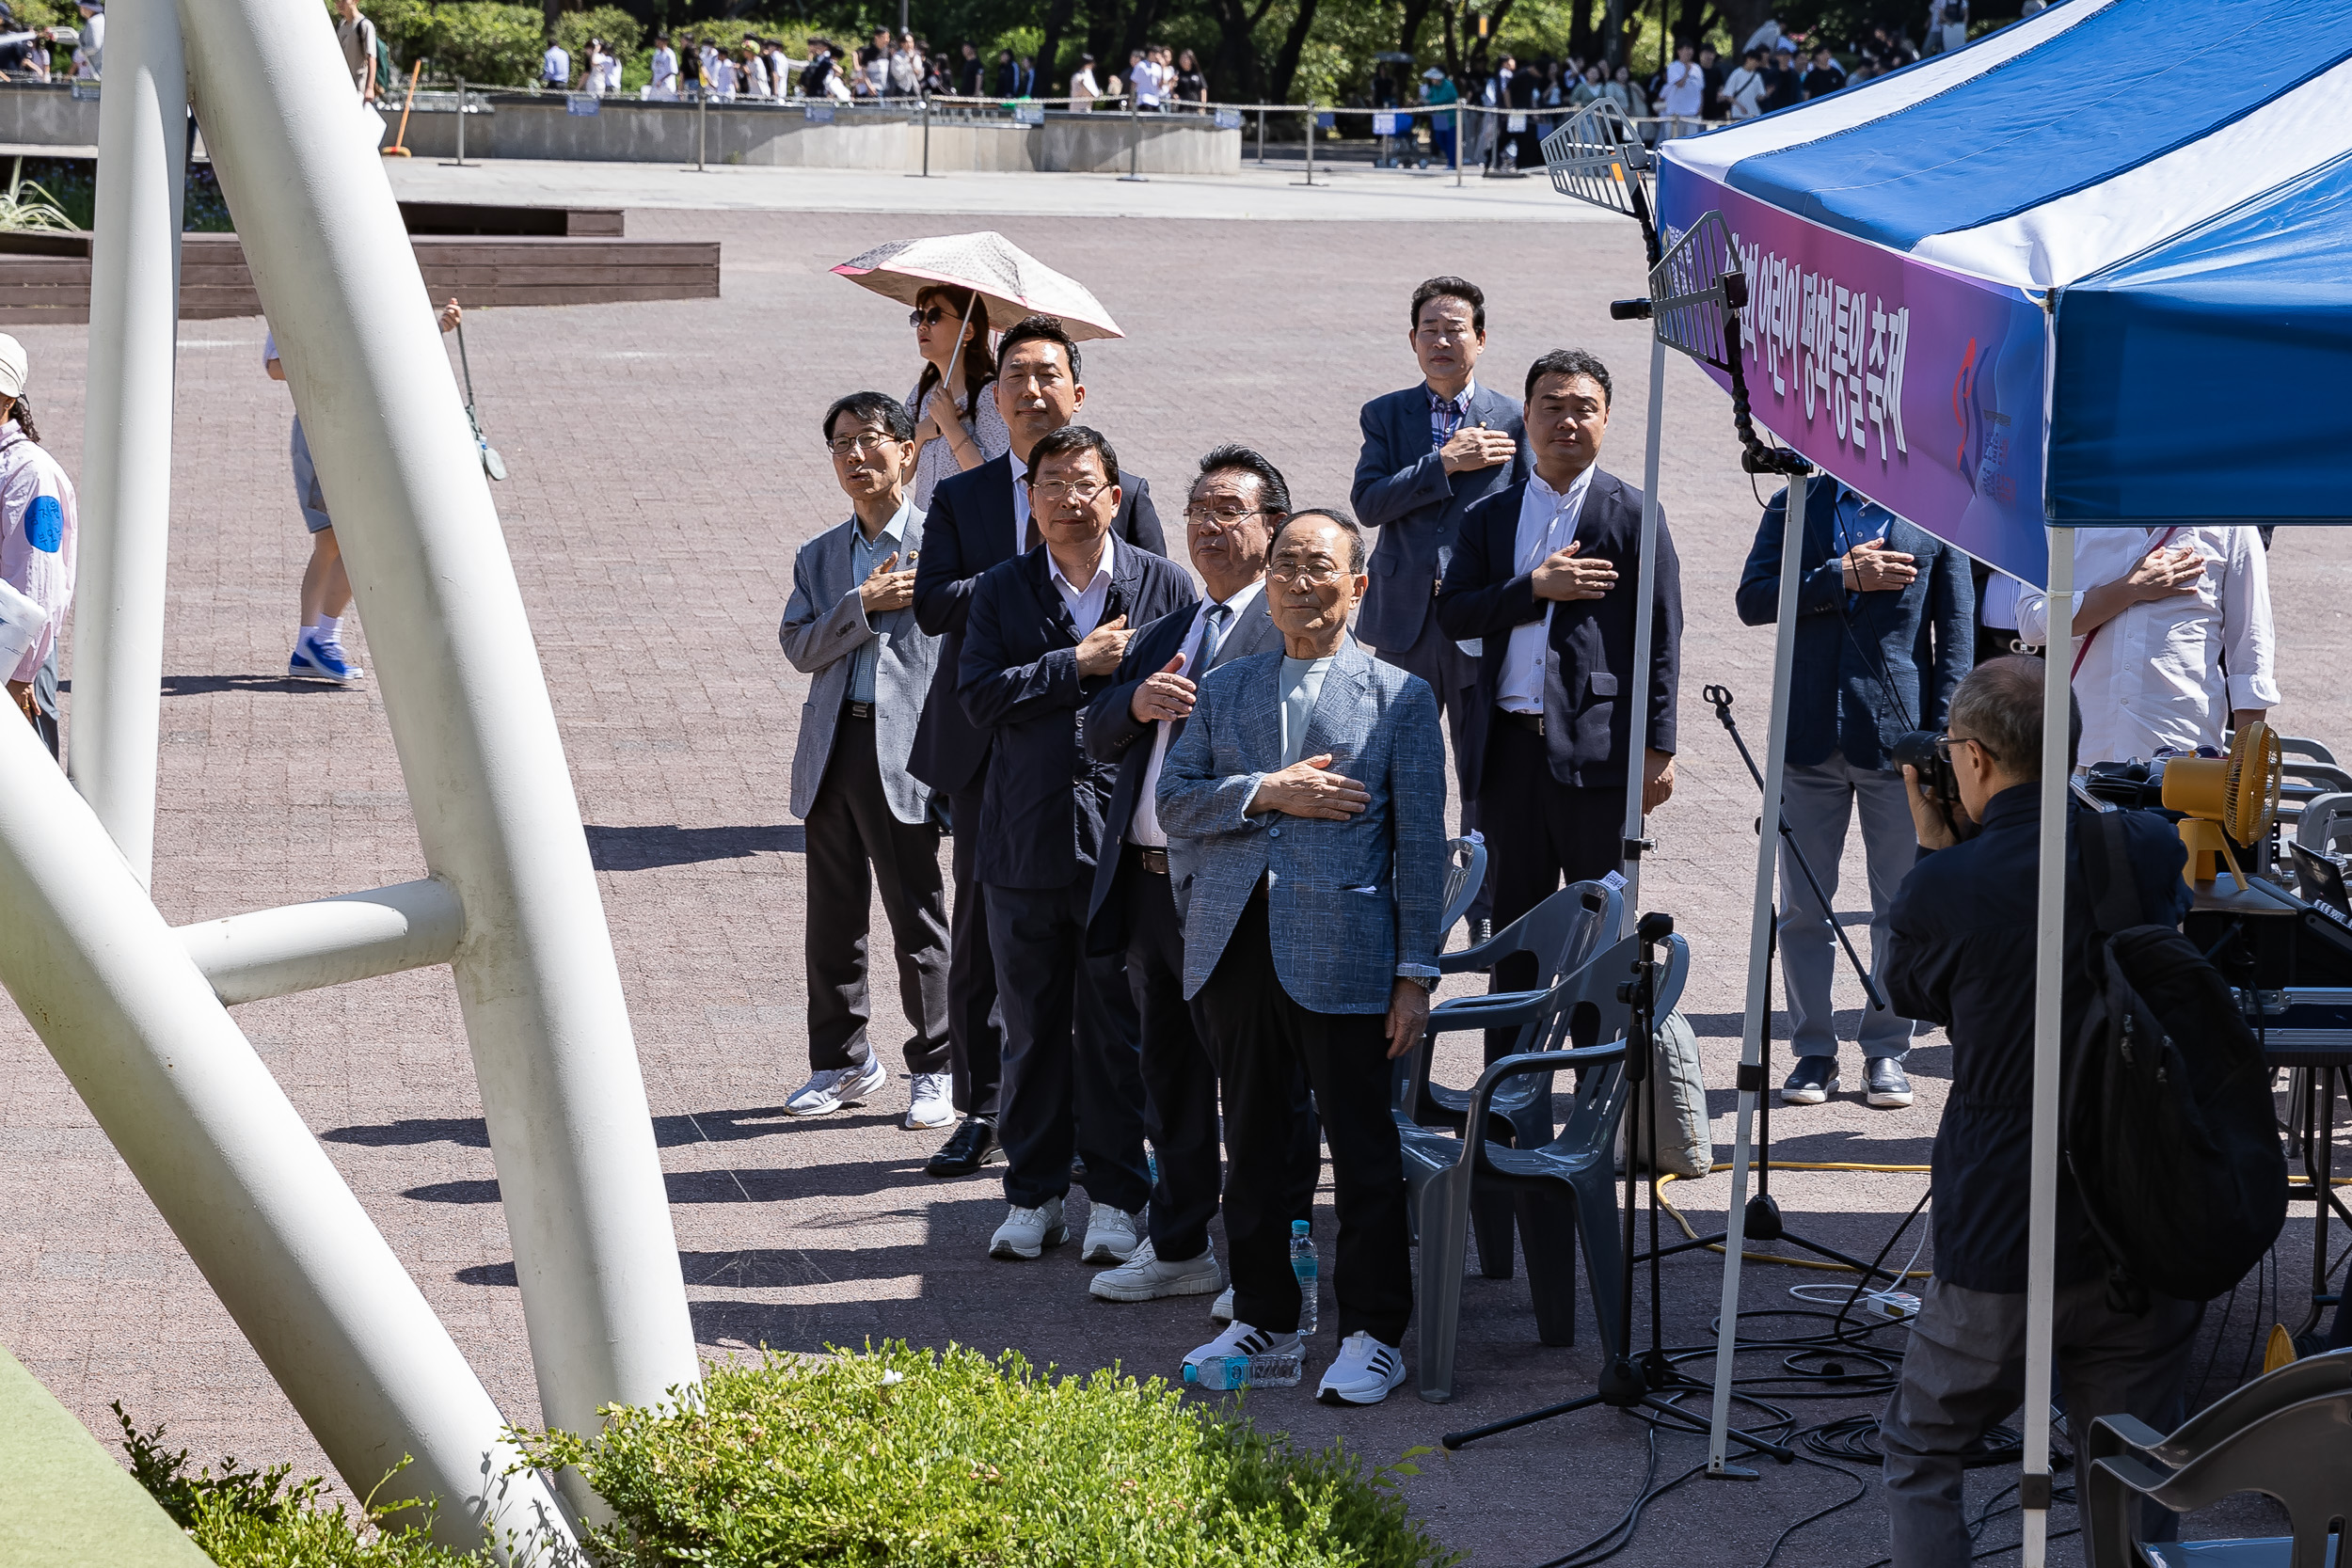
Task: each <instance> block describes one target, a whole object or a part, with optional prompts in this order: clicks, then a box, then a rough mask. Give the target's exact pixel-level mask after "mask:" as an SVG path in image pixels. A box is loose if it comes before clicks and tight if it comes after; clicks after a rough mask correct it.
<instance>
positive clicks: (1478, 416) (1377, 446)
mask: <svg viewBox="0 0 2352 1568" xmlns="http://www.w3.org/2000/svg"><path fill="white" fill-rule="evenodd" d="M1411 321H1412V333H1411V336H1410V338H1409V339H1408V340H1407V341H1409V342H1410V344H1411V345H1412V350H1413V357H1414V358H1415V359H1416V360H1417V361H1418V362H1419V363H1420V366H1421V372H1422V382H1421V385H1419V386H1417V387H1407V388H1405V389H1404V390H1403V391H1401V392H1391V393H1389V394H1388V395H1386V396H1385V397H1376V398H1375V399H1373V400H1372V401H1371V402H1370V403H1367V404H1364V408H1363V413H1362V415H1361V420H1360V422H1361V423H1362V426H1363V436H1364V444H1363V449H1362V451H1361V453H1360V454H1359V456H1358V457H1357V460H1356V482H1355V483H1354V485H1353V486H1351V488H1350V499H1352V500H1353V501H1354V503H1355V506H1356V515H1358V516H1359V517H1361V518H1362V519H1363V521H1364V525H1365V526H1366V527H1368V528H1376V529H1378V530H1379V531H1380V545H1379V547H1378V548H1377V549H1375V550H1374V551H1373V556H1372V588H1371V590H1370V592H1368V593H1366V594H1364V608H1363V610H1362V611H1361V612H1360V613H1359V615H1358V616H1357V618H1356V635H1357V636H1358V637H1359V638H1361V639H1362V640H1363V641H1366V642H1369V643H1371V644H1372V646H1373V647H1375V648H1376V649H1378V650H1379V653H1380V657H1382V658H1384V659H1386V660H1388V661H1389V662H1390V663H1391V664H1393V665H1396V666H1397V667H1399V668H1400V669H1405V670H1409V671H1411V672H1412V673H1414V674H1416V675H1419V676H1420V677H1421V678H1422V680H1424V681H1426V682H1428V683H1429V689H1431V690H1432V691H1434V692H1435V693H1437V697H1438V706H1439V707H1441V708H1443V709H1444V710H1445V722H1446V729H1447V732H1448V733H1449V734H1451V735H1452V736H1453V737H1454V777H1455V782H1456V784H1458V785H1459V786H1460V788H1461V791H1462V797H1461V799H1462V828H1463V831H1465V832H1470V831H1471V830H1474V829H1476V828H1477V826H1478V806H1477V798H1476V795H1475V793H1474V792H1473V791H1472V790H1471V789H1470V779H1471V778H1472V777H1473V776H1474V772H1475V763H1476V759H1477V758H1478V757H1479V756H1480V755H1481V754H1482V753H1483V752H1484V751H1485V748H1486V705H1485V704H1484V703H1481V702H1479V701H1478V700H1477V691H1476V687H1477V684H1478V654H1477V652H1476V650H1475V648H1473V649H1472V650H1470V651H1469V652H1465V651H1464V650H1463V648H1462V646H1461V645H1460V644H1459V643H1457V642H1455V641H1454V639H1453V638H1452V637H1450V636H1448V635H1447V634H1446V632H1445V630H1444V628H1443V627H1441V626H1438V617H1437V616H1436V614H1435V613H1433V611H1432V610H1431V602H1432V601H1433V600H1434V599H1435V598H1436V596H1437V593H1438V579H1439V578H1442V577H1444V576H1445V568H1446V562H1448V561H1449V560H1451V559H1452V558H1453V555H1454V540H1455V538H1456V537H1457V536H1458V535H1459V534H1460V533H1461V531H1462V515H1463V514H1464V513H1466V512H1468V511H1469V510H1470V507H1471V506H1472V505H1473V504H1475V503H1476V502H1478V501H1481V500H1484V499H1486V497H1488V496H1491V495H1493V494H1494V493H1495V492H1496V491H1498V490H1501V489H1502V488H1504V487H1505V486H1507V485H1512V484H1517V483H1519V482H1520V481H1521V480H1523V479H1525V478H1526V477H1527V473H1528V461H1529V459H1528V453H1527V444H1526V441H1525V440H1524V439H1523V433H1522V432H1521V430H1520V425H1519V407H1518V404H1516V403H1513V402H1512V401H1511V400H1510V398H1509V397H1507V396H1506V395H1504V394H1502V393H1500V392H1496V391H1493V390H1491V389H1489V388H1485V387H1481V386H1480V385H1479V384H1478V377H1477V370H1478V356H1480V355H1481V354H1482V353H1484V352H1485V350H1486V295H1485V294H1484V293H1481V292H1480V291H1479V289H1478V286H1477V285H1476V284H1474V283H1471V282H1470V281H1469V280H1468V279H1466V278H1460V277H1432V278H1430V279H1428V280H1427V281H1426V282H1424V283H1422V286H1421V287H1420V288H1418V289H1415V290H1414V291H1413V303H1412V315H1411ZM1490 885H1491V884H1490ZM1493 912H1494V899H1493V895H1492V894H1491V893H1490V892H1488V891H1486V889H1481V890H1480V892H1479V895H1478V898H1477V901H1476V902H1475V903H1473V904H1472V905H1471V906H1470V923H1471V931H1470V936H1471V940H1472V941H1473V942H1475V941H1478V940H1480V939H1481V936H1482V934H1483V933H1482V931H1481V926H1482V924H1483V923H1484V922H1486V920H1487V919H1488V918H1489V917H1490V916H1491V915H1492V914H1493Z"/></svg>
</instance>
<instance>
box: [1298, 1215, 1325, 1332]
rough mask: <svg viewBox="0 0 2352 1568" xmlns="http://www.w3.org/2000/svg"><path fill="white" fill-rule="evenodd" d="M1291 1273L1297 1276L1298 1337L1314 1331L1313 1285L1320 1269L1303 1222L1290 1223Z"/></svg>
mask: <svg viewBox="0 0 2352 1568" xmlns="http://www.w3.org/2000/svg"><path fill="white" fill-rule="evenodd" d="M1291 1273H1293V1274H1295V1275H1297V1276H1298V1337H1299V1338H1302V1339H1303V1338H1306V1337H1307V1336H1308V1335H1310V1334H1312V1333H1313V1332H1314V1331H1315V1285H1316V1283H1317V1279H1318V1276H1319V1275H1320V1274H1321V1269H1320V1267H1319V1266H1318V1265H1317V1263H1316V1261H1315V1238H1314V1232H1313V1229H1312V1227H1310V1226H1309V1225H1308V1223H1307V1222H1306V1221H1305V1220H1293V1221H1291Z"/></svg>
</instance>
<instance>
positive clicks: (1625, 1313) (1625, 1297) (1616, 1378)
mask: <svg viewBox="0 0 2352 1568" xmlns="http://www.w3.org/2000/svg"><path fill="white" fill-rule="evenodd" d="M1673 932H1674V917H1673V916H1672V915H1668V914H1656V913H1653V914H1645V915H1644V916H1643V917H1642V919H1641V922H1640V923H1639V924H1638V925H1637V926H1636V927H1634V935H1635V936H1636V937H1637V938H1639V939H1640V941H1641V943H1642V956H1641V958H1639V959H1638V960H1637V961H1636V962H1635V964H1634V966H1633V978H1632V979H1630V980H1628V981H1627V982H1625V984H1624V985H1623V986H1621V987H1620V988H1619V989H1618V995H1619V997H1620V998H1621V999H1622V1000H1624V1001H1625V1002H1626V1003H1627V1004H1628V1005H1629V1006H1630V1008H1631V1013H1630V1016H1629V1019H1628V1020H1627V1023H1626V1034H1625V1081H1626V1094H1627V1101H1628V1103H1627V1107H1626V1114H1627V1115H1628V1116H1629V1117H1631V1118H1632V1120H1631V1123H1630V1126H1629V1132H1627V1135H1626V1154H1625V1229H1624V1232H1623V1234H1622V1235H1621V1237H1620V1238H1619V1245H1620V1248H1621V1250H1620V1252H1619V1263H1620V1268H1619V1273H1618V1279H1617V1308H1618V1311H1617V1321H1618V1323H1619V1324H1620V1325H1621V1326H1620V1328H1619V1331H1618V1332H1619V1338H1618V1341H1617V1345H1616V1347H1615V1354H1613V1355H1611V1356H1610V1358H1609V1364H1608V1365H1607V1366H1606V1367H1604V1368H1602V1369H1601V1373H1600V1380H1599V1385H1598V1386H1597V1388H1596V1389H1595V1390H1594V1391H1593V1392H1592V1393H1590V1394H1586V1395H1585V1396H1583V1397H1582V1398H1581V1399H1574V1400H1569V1401H1567V1402H1565V1403H1562V1404H1550V1405H1546V1406H1544V1407H1543V1408H1542V1409H1540V1410H1530V1411H1528V1412H1526V1413H1525V1414H1523V1415H1518V1416H1513V1417H1509V1418H1506V1419H1503V1420H1500V1421H1493V1422H1490V1423H1488V1424H1487V1425H1486V1426H1483V1427H1474V1428H1472V1429H1471V1430H1470V1431H1468V1432H1449V1433H1446V1434H1445V1435H1444V1436H1443V1437H1441V1438H1439V1439H1438V1441H1439V1442H1440V1443H1442V1444H1443V1445H1444V1446H1445V1449H1446V1451H1447V1452H1449V1453H1451V1452H1453V1451H1454V1450H1455V1449H1460V1448H1462V1447H1463V1446H1465V1445H1466V1444H1470V1443H1475V1442H1477V1441H1478V1440H1479V1439H1480V1438H1482V1437H1492V1436H1495V1435H1496V1434H1498V1433H1505V1432H1512V1431H1516V1430H1517V1429H1518V1428H1520V1427H1523V1426H1530V1425H1533V1424H1534V1422H1537V1421H1548V1420H1550V1419H1551V1418H1553V1417H1555V1416H1566V1415H1570V1414H1572V1413H1574V1412H1576V1411H1579V1410H1589V1409H1591V1408H1592V1407H1593V1406H1595V1405H1599V1404H1605V1405H1608V1406H1609V1407H1611V1408H1612V1409H1614V1410H1624V1411H1629V1412H1639V1413H1640V1414H1641V1416H1642V1418H1643V1419H1645V1420H1647V1421H1650V1422H1652V1423H1654V1424H1656V1425H1659V1426H1662V1427H1665V1428H1667V1429H1668V1430H1671V1431H1676V1432H1683V1433H1690V1434H1692V1436H1704V1435H1707V1433H1708V1423H1707V1421H1706V1420H1704V1419H1702V1418H1700V1417H1699V1416H1697V1415H1696V1414H1694V1413H1692V1412H1691V1411H1688V1410H1685V1409H1683V1408H1682V1407H1681V1406H1680V1405H1677V1404H1676V1403H1674V1402H1672V1401H1670V1400H1668V1399H1666V1398H1665V1397H1664V1396H1665V1395H1666V1394H1667V1393H1669V1392H1675V1391H1683V1392H1691V1393H1698V1392H1702V1391H1704V1390H1705V1388H1706V1385H1705V1384H1701V1383H1693V1382H1692V1381H1690V1380H1688V1379H1686V1378H1684V1377H1682V1376H1681V1375H1680V1374H1679V1373H1678V1372H1677V1371H1676V1370H1675V1367H1674V1363H1673V1361H1672V1360H1671V1359H1669V1358H1668V1356H1667V1354H1666V1349H1665V1345H1666V1330H1665V1307H1664V1300H1665V1297H1664V1291H1663V1287H1662V1283H1661V1280H1660V1278H1659V1260H1660V1259H1661V1257H1663V1256H1664V1254H1663V1253H1661V1251H1660V1250H1659V1246H1658V1185H1657V1182H1656V1181H1655V1180H1652V1181H1651V1182H1650V1183H1649V1243H1650V1244H1649V1253H1648V1259H1649V1349H1648V1350H1647V1351H1646V1352H1645V1353H1644V1354H1642V1356H1641V1358H1640V1359H1639V1360H1638V1361H1637V1360H1636V1359H1635V1358H1634V1354H1633V1270H1634V1264H1635V1263H1636V1262H1637V1261H1639V1260H1640V1259H1641V1256H1642V1255H1641V1254H1639V1253H1638V1252H1637V1251H1636V1250H1635V1243H1634V1225H1635V1221H1634V1210H1635V1208H1636V1202H1635V1197H1636V1188H1637V1187H1638V1185H1639V1184H1640V1183H1641V1180H1642V1173H1643V1171H1644V1170H1645V1168H1646V1167H1647V1165H1648V1164H1649V1163H1650V1162H1652V1161H1653V1160H1654V1158H1655V1154H1654V1151H1655V1150H1656V1149H1657V1148H1658V1099H1657V1097H1656V1096H1655V1095H1652V1094H1650V1093H1649V1092H1648V1082H1649V1076H1650V1069H1651V1064H1652V1062H1653V1060H1654V1059H1655V1057H1656V1055H1657V1052H1658V973H1659V968H1660V965H1659V961H1658V944H1659V943H1660V942H1663V941H1665V940H1666V938H1667V937H1669V936H1671V935H1672V934H1673ZM1464 1135H1465V1136H1476V1135H1477V1133H1476V1130H1475V1129H1473V1130H1471V1131H1470V1132H1468V1133H1465V1134H1464ZM1725 1435H1726V1436H1727V1437H1729V1438H1730V1439H1731V1440H1732V1441H1734V1442H1737V1443H1739V1444H1740V1445H1742V1446H1743V1447H1745V1448H1746V1449H1750V1450H1751V1451H1753V1452H1756V1453H1762V1454H1770V1455H1771V1456H1772V1458H1774V1459H1777V1460H1779V1461H1780V1462H1781V1463H1782V1464H1783V1465H1788V1464H1791V1463H1793V1462H1794V1461H1795V1459H1796V1455H1795V1453H1793V1452H1792V1451H1791V1450H1790V1449H1788V1448H1787V1447H1786V1446H1785V1445H1783V1444H1779V1443H1775V1442H1773V1441H1772V1439H1771V1438H1769V1437H1761V1436H1757V1435H1756V1434H1755V1433H1746V1432H1741V1431H1739V1430H1738V1429H1736V1428H1734V1429H1731V1430H1729V1431H1727V1432H1726V1433H1725Z"/></svg>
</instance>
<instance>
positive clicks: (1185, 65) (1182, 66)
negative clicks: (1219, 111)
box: [1175, 49, 1209, 108]
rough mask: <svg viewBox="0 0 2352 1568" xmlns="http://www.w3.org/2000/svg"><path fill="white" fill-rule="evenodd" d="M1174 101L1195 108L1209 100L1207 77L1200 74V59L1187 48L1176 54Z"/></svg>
mask: <svg viewBox="0 0 2352 1568" xmlns="http://www.w3.org/2000/svg"><path fill="white" fill-rule="evenodd" d="M1175 97H1176V102H1177V103H1188V104H1191V105H1192V106H1193V107H1195V108H1200V107H1203V106H1205V105H1206V104H1207V103H1208V102H1209V79H1208V78H1207V77H1206V76H1203V75H1201V74H1200V59H1199V57H1198V56H1196V55H1194V54H1193V52H1192V51H1191V50H1189V49H1187V50H1185V51H1184V53H1182V54H1180V55H1177V56H1176V87H1175Z"/></svg>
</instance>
